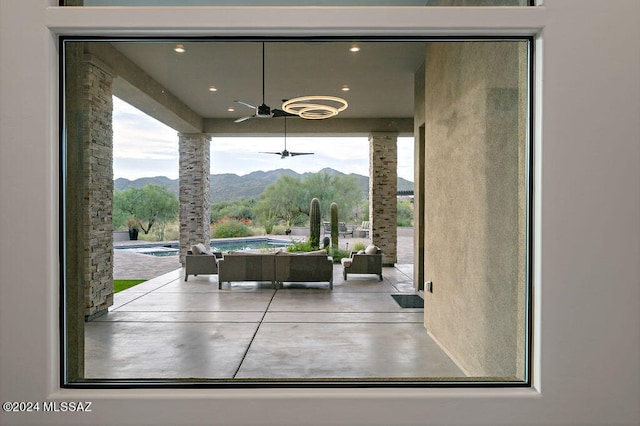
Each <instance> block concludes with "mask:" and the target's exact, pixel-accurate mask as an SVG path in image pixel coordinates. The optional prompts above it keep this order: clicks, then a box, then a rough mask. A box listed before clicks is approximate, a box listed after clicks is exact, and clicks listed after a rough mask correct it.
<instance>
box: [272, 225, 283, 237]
mask: <svg viewBox="0 0 640 426" xmlns="http://www.w3.org/2000/svg"><path fill="white" fill-rule="evenodd" d="M286 229H287V227H286V226H284V225H275V226H274V227H273V228H271V232H270V234H271V235H284V234H285V232H284V231H285V230H286Z"/></svg>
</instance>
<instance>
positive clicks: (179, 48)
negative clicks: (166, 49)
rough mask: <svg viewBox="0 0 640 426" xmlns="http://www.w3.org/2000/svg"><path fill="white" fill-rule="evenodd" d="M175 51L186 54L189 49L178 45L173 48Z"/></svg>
mask: <svg viewBox="0 0 640 426" xmlns="http://www.w3.org/2000/svg"><path fill="white" fill-rule="evenodd" d="M173 51H174V52H176V53H184V52H186V51H187V49H185V48H184V46H183V45H182V44H176V47H174V48H173Z"/></svg>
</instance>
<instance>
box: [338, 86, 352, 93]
mask: <svg viewBox="0 0 640 426" xmlns="http://www.w3.org/2000/svg"><path fill="white" fill-rule="evenodd" d="M340 90H342V91H343V92H348V91H349V90H351V89H350V88H349V86H347V85H346V84H345V85H344V86H342V89H340Z"/></svg>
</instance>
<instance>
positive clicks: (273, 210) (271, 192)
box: [254, 176, 310, 232]
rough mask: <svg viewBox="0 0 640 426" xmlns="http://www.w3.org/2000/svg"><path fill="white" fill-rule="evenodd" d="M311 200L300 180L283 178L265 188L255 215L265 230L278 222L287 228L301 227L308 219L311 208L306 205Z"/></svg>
mask: <svg viewBox="0 0 640 426" xmlns="http://www.w3.org/2000/svg"><path fill="white" fill-rule="evenodd" d="M309 200H310V198H307V195H306V193H305V190H304V188H303V186H302V182H301V181H300V179H298V178H295V177H292V176H282V177H281V178H280V179H278V180H277V181H276V182H274V183H272V184H271V185H269V186H267V187H266V188H265V190H264V192H263V193H262V195H261V196H260V200H259V201H258V202H257V203H256V205H255V208H254V214H255V215H256V217H257V218H258V219H259V221H260V223H262V224H263V225H264V226H265V228H267V227H269V226H273V225H275V222H276V221H278V220H282V221H284V222H285V224H286V225H287V226H294V225H299V224H301V223H303V222H304V221H305V219H306V216H307V214H308V208H309V206H308V205H307V206H305V204H309ZM267 232H268V231H267Z"/></svg>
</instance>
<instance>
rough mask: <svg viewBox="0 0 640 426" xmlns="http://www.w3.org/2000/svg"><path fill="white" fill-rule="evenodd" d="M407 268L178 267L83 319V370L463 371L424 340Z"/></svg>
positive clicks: (115, 374)
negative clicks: (313, 276) (314, 273)
mask: <svg viewBox="0 0 640 426" xmlns="http://www.w3.org/2000/svg"><path fill="white" fill-rule="evenodd" d="M412 268H413V266H412V265H402V264H400V265H397V266H396V267H389V268H384V269H383V276H384V280H383V281H379V279H378V277H377V276H375V275H353V276H352V275H350V276H349V279H348V281H344V280H343V278H342V267H341V266H340V265H336V266H335V267H334V290H333V291H330V290H329V289H328V284H327V283H313V284H308V285H307V284H285V287H284V289H278V290H275V289H273V288H272V287H271V284H270V283H232V284H231V286H229V285H228V284H226V283H225V284H224V285H223V287H222V289H221V290H218V278H217V276H216V275H212V276H198V277H189V281H187V282H185V281H184V271H183V270H182V269H175V270H173V271H171V272H169V273H166V274H164V275H162V276H160V277H157V278H154V279H151V280H149V281H146V282H144V283H142V284H140V285H138V286H135V287H132V288H130V289H128V290H125V291H122V292H119V293H117V294H116V295H115V297H114V302H115V303H114V305H113V306H112V307H111V309H110V310H109V313H107V314H105V315H103V316H101V317H99V318H97V319H95V320H94V321H91V322H88V323H86V324H85V377H87V378H95V379H99V378H116V379H117V378H121V379H189V378H199V379H227V380H234V379H236V380H242V379H256V380H260V379H266V380H270V379H285V380H286V379H311V380H313V379H318V380H324V379H329V380H330V379H338V378H340V379H356V380H357V379H361V380H366V379H373V380H375V379H385V378H395V379H398V380H402V379H417V380H424V379H428V378H438V379H441V378H448V377H451V378H455V377H464V374H463V373H462V371H461V370H460V369H459V368H458V367H457V366H456V365H455V363H454V362H453V361H452V360H451V359H450V358H449V357H448V356H447V355H446V353H444V352H443V351H442V349H441V348H440V347H439V346H438V345H437V344H436V343H435V342H434V341H433V340H432V339H431V338H430V337H429V335H428V333H427V330H426V329H425V328H424V325H423V309H415V308H402V307H400V306H399V305H398V304H397V303H396V302H395V300H394V299H393V298H392V297H391V294H398V293H413V287H412Z"/></svg>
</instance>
